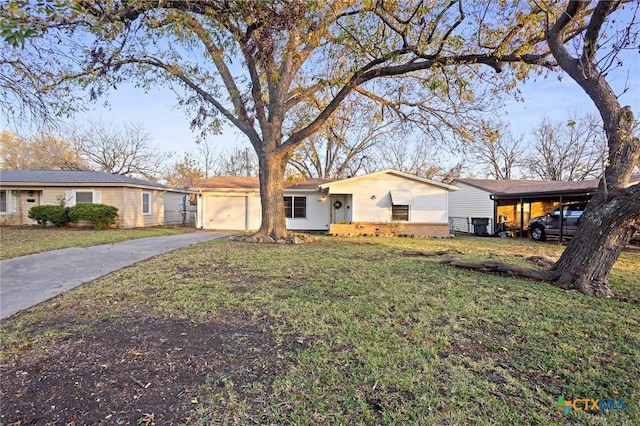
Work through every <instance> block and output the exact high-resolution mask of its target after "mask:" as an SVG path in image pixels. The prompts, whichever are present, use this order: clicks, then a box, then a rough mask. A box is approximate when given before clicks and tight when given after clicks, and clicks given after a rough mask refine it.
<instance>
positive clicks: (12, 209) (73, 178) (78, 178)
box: [0, 170, 194, 228]
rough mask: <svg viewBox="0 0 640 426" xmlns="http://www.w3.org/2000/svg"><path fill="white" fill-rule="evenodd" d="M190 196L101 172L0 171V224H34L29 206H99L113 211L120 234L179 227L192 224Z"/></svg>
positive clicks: (160, 185)
mask: <svg viewBox="0 0 640 426" xmlns="http://www.w3.org/2000/svg"><path fill="white" fill-rule="evenodd" d="M190 193H191V191H188V190H184V189H176V188H170V187H168V186H165V185H162V184H159V183H155V182H149V181H146V180H142V179H135V178H131V177H127V176H121V175H118V174H112V173H106V172H97V171H76V170H4V171H0V224H1V225H29V224H34V223H35V222H34V221H32V220H31V219H29V217H28V214H29V209H31V207H34V206H39V205H56V204H60V203H64V204H65V205H66V206H69V207H70V206H73V205H75V204H77V203H102V204H108V205H111V206H114V207H117V208H118V215H119V217H118V221H117V226H118V227H120V228H134V227H145V226H158V225H180V224H183V223H189V221H191V222H193V220H194V219H193V214H194V213H193V211H191V212H190V211H189V195H190ZM192 210H193V209H192ZM189 216H191V217H189Z"/></svg>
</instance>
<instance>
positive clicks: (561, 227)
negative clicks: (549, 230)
mask: <svg viewBox="0 0 640 426" xmlns="http://www.w3.org/2000/svg"><path fill="white" fill-rule="evenodd" d="M563 225H564V208H563V207H562V195H561V196H560V225H559V227H560V232H559V235H558V244H560V245H562V231H563V230H564V229H563V228H564V226H563Z"/></svg>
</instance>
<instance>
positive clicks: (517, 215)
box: [449, 175, 640, 235]
mask: <svg viewBox="0 0 640 426" xmlns="http://www.w3.org/2000/svg"><path fill="white" fill-rule="evenodd" d="M638 181H640V175H633V176H632V177H631V181H630V184H633V183H637V182H638ZM598 183H599V179H593V180H585V181H577V182H564V181H534V180H493V179H456V180H454V181H453V182H452V185H455V186H457V187H458V188H460V190H459V191H457V192H454V193H452V194H451V196H450V197H449V215H450V219H449V221H450V223H451V226H452V229H453V230H454V231H458V232H469V233H473V232H474V226H473V223H472V222H473V219H474V218H487V219H489V228H488V232H489V233H490V234H493V233H494V232H495V231H496V229H497V228H498V226H499V224H500V223H501V222H503V223H505V224H506V225H507V226H508V227H510V228H512V229H517V230H519V232H520V234H521V235H524V231H526V230H527V228H528V224H529V220H531V219H532V218H534V217H537V216H542V215H544V214H546V213H547V212H550V211H552V210H553V209H554V208H556V207H557V206H558V205H560V204H563V203H568V202H574V201H575V202H584V201H588V200H589V199H590V198H591V196H592V195H593V193H594V192H595V191H596V189H597V187H598Z"/></svg>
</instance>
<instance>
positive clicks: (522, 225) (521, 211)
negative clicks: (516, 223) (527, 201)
mask: <svg viewBox="0 0 640 426" xmlns="http://www.w3.org/2000/svg"><path fill="white" fill-rule="evenodd" d="M523 238H524V200H523V198H522V197H520V239H523Z"/></svg>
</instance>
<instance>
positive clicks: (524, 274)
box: [440, 258, 555, 282]
mask: <svg viewBox="0 0 640 426" xmlns="http://www.w3.org/2000/svg"><path fill="white" fill-rule="evenodd" d="M440 263H441V264H443V265H452V266H456V267H458V268H463V269H470V270H474V271H480V272H493V273H498V274H505V275H509V276H513V277H521V278H530V279H534V280H538V281H548V282H550V281H553V280H554V279H555V273H554V271H551V270H547V269H531V268H523V267H522V266H517V265H511V264H508V263H504V262H481V263H471V262H466V261H464V260H460V259H454V258H450V259H443V260H441V261H440Z"/></svg>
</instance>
